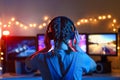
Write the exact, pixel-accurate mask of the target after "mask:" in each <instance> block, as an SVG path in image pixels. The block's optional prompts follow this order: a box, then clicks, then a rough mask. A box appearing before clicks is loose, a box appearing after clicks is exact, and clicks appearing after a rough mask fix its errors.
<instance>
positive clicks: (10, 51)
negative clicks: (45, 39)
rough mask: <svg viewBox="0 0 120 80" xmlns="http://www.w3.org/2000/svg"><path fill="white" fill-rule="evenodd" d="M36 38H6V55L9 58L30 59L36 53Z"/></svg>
mask: <svg viewBox="0 0 120 80" xmlns="http://www.w3.org/2000/svg"><path fill="white" fill-rule="evenodd" d="M36 50H37V48H36V38H35V37H25V36H24V37H22V36H10V37H7V38H6V53H7V55H8V58H9V57H16V58H17V57H19V58H22V57H28V56H30V55H32V54H33V53H34V52H36Z"/></svg>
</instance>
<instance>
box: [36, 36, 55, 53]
mask: <svg viewBox="0 0 120 80" xmlns="http://www.w3.org/2000/svg"><path fill="white" fill-rule="evenodd" d="M44 39H45V35H44V34H37V49H38V50H42V49H43V48H45V44H44ZM51 45H52V48H51V49H50V50H49V51H51V50H52V49H53V48H54V41H53V40H51Z"/></svg>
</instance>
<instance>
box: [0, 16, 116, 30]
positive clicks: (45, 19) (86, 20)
mask: <svg viewBox="0 0 120 80" xmlns="http://www.w3.org/2000/svg"><path fill="white" fill-rule="evenodd" d="M111 18H112V16H111V15H110V14H108V15H99V16H98V17H96V18H95V17H94V18H92V17H89V18H82V19H79V20H78V21H77V22H76V25H77V26H81V25H82V24H89V23H90V24H94V23H96V22H98V21H101V20H105V19H111ZM50 21H51V20H50V17H49V16H44V17H43V23H41V24H36V23H30V24H28V25H25V24H23V23H22V22H20V21H17V20H16V19H15V18H14V17H12V18H11V19H10V21H8V23H7V24H3V23H2V21H0V26H2V25H3V27H11V25H17V26H18V27H21V28H23V29H24V30H26V29H28V28H29V27H32V28H39V29H42V28H44V27H46V26H47V24H49V22H50ZM116 22H117V20H116V19H115V18H114V19H113V20H112V22H111V23H112V25H111V26H112V27H113V28H114V27H115V26H116V25H115V24H116ZM113 31H116V30H114V29H113Z"/></svg>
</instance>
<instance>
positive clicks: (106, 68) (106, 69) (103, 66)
mask: <svg viewBox="0 0 120 80" xmlns="http://www.w3.org/2000/svg"><path fill="white" fill-rule="evenodd" d="M96 64H97V67H96V73H110V72H111V62H96Z"/></svg>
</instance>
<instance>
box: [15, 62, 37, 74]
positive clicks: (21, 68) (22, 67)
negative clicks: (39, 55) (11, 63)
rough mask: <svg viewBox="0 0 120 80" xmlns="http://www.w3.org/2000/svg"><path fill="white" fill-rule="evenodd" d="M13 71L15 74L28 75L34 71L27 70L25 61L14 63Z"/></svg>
mask: <svg viewBox="0 0 120 80" xmlns="http://www.w3.org/2000/svg"><path fill="white" fill-rule="evenodd" d="M15 69H16V73H17V74H30V73H33V72H35V71H36V70H33V69H32V68H28V67H27V66H26V64H25V61H15Z"/></svg>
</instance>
